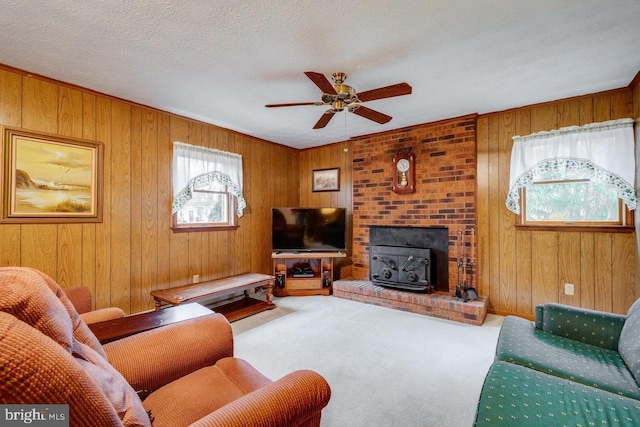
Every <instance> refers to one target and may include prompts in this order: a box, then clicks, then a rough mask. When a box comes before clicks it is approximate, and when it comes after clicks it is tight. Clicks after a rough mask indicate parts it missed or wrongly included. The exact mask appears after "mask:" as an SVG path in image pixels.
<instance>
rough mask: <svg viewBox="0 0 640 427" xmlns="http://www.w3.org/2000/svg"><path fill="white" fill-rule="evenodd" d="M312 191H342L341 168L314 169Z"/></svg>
mask: <svg viewBox="0 0 640 427" xmlns="http://www.w3.org/2000/svg"><path fill="white" fill-rule="evenodd" d="M312 178H313V179H312V190H313V191H314V192H317V191H340V168H329V169H314V171H313V177H312Z"/></svg>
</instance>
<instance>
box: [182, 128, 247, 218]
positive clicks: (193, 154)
mask: <svg viewBox="0 0 640 427" xmlns="http://www.w3.org/2000/svg"><path fill="white" fill-rule="evenodd" d="M214 181H215V182H219V183H222V184H224V185H226V186H227V189H228V191H229V193H231V194H233V195H234V196H235V197H236V199H237V201H238V203H237V210H236V213H237V215H238V217H241V216H242V211H243V210H244V208H245V207H246V206H247V203H246V201H245V200H244V196H243V195H242V156H241V155H239V154H235V153H229V152H227V151H221V150H215V149H212V148H205V147H198V146H196V145H190V144H185V143H183V142H178V141H176V142H174V143H173V203H172V205H171V211H172V213H176V212H177V211H179V210H180V209H182V207H183V206H184V205H185V204H186V203H187V202H188V201H189V200H191V198H192V196H193V191H194V190H197V189H199V188H204V187H206V186H208V185H209V184H210V183H212V182H214Z"/></svg>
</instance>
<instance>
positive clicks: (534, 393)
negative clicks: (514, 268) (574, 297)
mask: <svg viewBox="0 0 640 427" xmlns="http://www.w3.org/2000/svg"><path fill="white" fill-rule="evenodd" d="M638 380H640V300H638V301H636V302H635V303H634V304H633V306H631V308H630V309H629V312H628V313H627V315H626V316H623V315H619V314H611V313H606V312H600V311H594V310H587V309H582V308H576V307H571V306H567V305H561V304H554V303H547V304H544V305H540V306H537V307H536V320H535V324H534V323H532V322H530V321H528V320H525V319H522V318H519V317H515V316H508V317H506V318H505V320H504V323H503V326H502V328H501V330H500V335H499V338H498V345H497V347H496V359H495V362H494V363H493V365H492V366H491V368H490V369H489V373H488V374H487V377H486V378H485V382H484V385H483V387H482V393H481V395H480V400H479V402H478V408H477V412H476V420H475V426H478V427H479V426H492V427H495V426H518V427H525V426H536V427H538V426H565V425H566V426H640V385H639V381H638Z"/></svg>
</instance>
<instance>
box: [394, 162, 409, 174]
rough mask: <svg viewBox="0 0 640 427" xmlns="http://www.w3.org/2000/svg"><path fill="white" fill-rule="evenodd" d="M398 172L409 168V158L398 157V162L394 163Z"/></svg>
mask: <svg viewBox="0 0 640 427" xmlns="http://www.w3.org/2000/svg"><path fill="white" fill-rule="evenodd" d="M396 167H397V168H398V170H399V171H400V172H406V171H408V170H409V160H407V159H400V160H398V164H397V165H396Z"/></svg>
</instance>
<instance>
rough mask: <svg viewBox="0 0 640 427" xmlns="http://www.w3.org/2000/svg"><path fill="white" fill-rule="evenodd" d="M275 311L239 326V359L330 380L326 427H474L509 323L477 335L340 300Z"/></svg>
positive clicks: (287, 301) (478, 329) (315, 299)
mask: <svg viewBox="0 0 640 427" xmlns="http://www.w3.org/2000/svg"><path fill="white" fill-rule="evenodd" d="M275 303H276V305H277V308H276V309H274V310H271V311H265V312H262V313H259V314H257V315H254V316H251V317H249V318H246V319H243V320H240V321H237V322H234V323H233V324H232V325H233V331H234V337H235V354H236V356H237V357H241V358H243V359H246V360H247V361H249V362H250V363H251V364H252V365H253V366H255V367H256V369H258V370H259V371H260V372H262V373H263V374H264V375H266V376H267V377H269V378H271V379H277V378H280V377H282V376H283V375H285V374H287V373H288V372H291V371H293V370H296V369H313V370H315V371H317V372H318V373H320V374H321V375H323V376H324V377H325V378H326V379H327V381H328V382H329V385H330V386H331V391H332V394H331V401H330V402H329V405H328V406H327V407H326V408H325V410H324V411H323V414H322V426H326V427H338V426H344V427H347V426H348V427H359V426H362V427H365V426H366V427H375V426H385V427H386V426H399V427H407V426H434V427H435V426H438V427H446V426H451V427H461V426H471V425H472V423H473V420H474V416H475V410H476V402H477V399H478V396H479V395H480V390H481V388H482V383H483V380H484V377H485V375H486V373H487V371H488V369H489V366H490V365H491V363H492V362H493V357H494V351H495V346H496V342H497V337H498V332H499V329H500V325H501V324H502V317H501V316H495V315H491V314H490V315H488V317H487V320H486V321H485V323H484V325H483V326H471V325H465V324H461V323H456V322H451V321H447V320H440V319H436V318H432V317H427V316H423V315H419V314H413V313H408V312H404V311H399V310H392V309H388V308H384V307H378V306H374V305H369V304H363V303H359V302H355V301H349V300H344V299H340V298H334V297H323V296H309V297H286V298H276V299H275Z"/></svg>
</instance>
